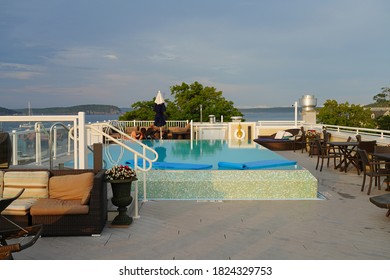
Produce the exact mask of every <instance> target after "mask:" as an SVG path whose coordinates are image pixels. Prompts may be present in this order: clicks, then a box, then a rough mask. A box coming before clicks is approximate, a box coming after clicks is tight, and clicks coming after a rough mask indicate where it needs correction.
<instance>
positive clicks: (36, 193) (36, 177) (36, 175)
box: [3, 171, 49, 198]
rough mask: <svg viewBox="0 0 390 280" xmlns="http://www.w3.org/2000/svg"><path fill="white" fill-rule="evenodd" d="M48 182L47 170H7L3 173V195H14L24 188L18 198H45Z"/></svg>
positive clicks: (7, 196)
mask: <svg viewBox="0 0 390 280" xmlns="http://www.w3.org/2000/svg"><path fill="white" fill-rule="evenodd" d="M48 183H49V172H48V171H7V172H5V173H4V190H3V197H4V198H10V197H14V196H15V195H17V194H18V192H19V191H20V190H21V189H23V188H24V189H25V190H24V192H23V194H22V195H21V196H20V198H47V196H48V191H47V187H48Z"/></svg>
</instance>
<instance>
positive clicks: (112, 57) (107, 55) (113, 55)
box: [104, 54, 118, 60]
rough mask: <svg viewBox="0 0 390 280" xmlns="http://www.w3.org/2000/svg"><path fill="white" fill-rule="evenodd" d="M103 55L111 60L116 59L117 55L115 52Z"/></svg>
mask: <svg viewBox="0 0 390 280" xmlns="http://www.w3.org/2000/svg"><path fill="white" fill-rule="evenodd" d="M104 57H105V58H108V59H112V60H117V59H118V57H117V56H116V55H115V54H106V55H105V56H104Z"/></svg>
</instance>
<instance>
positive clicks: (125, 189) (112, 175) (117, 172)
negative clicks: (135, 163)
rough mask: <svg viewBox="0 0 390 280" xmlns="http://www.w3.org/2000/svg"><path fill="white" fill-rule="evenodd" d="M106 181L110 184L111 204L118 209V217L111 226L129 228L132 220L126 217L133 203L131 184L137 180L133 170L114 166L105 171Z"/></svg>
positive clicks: (124, 166)
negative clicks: (128, 208)
mask: <svg viewBox="0 0 390 280" xmlns="http://www.w3.org/2000/svg"><path fill="white" fill-rule="evenodd" d="M105 178H106V181H107V182H109V183H110V184H111V188H112V194H113V197H112V198H111V202H112V204H114V205H115V206H116V207H118V212H119V213H118V215H117V216H116V217H115V218H114V220H113V221H112V222H111V225H112V226H121V227H122V226H129V225H130V224H131V223H132V222H133V218H132V217H130V216H129V215H127V207H128V206H129V205H130V203H131V202H132V201H133V197H132V196H131V183H132V182H133V181H136V180H137V174H136V173H135V170H134V169H132V168H130V167H128V166H127V165H115V166H113V167H112V168H110V169H108V170H106V173H105Z"/></svg>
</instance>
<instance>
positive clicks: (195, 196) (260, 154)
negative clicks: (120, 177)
mask: <svg viewBox="0 0 390 280" xmlns="http://www.w3.org/2000/svg"><path fill="white" fill-rule="evenodd" d="M144 143H145V144H147V145H148V146H150V147H152V148H153V149H154V150H155V151H157V152H158V154H159V159H158V162H160V163H161V162H163V163H167V162H169V163H191V164H208V165H212V168H211V169H204V170H174V169H170V170H161V169H152V170H150V171H148V172H140V171H139V172H138V176H137V177H138V181H136V183H137V184H138V185H140V186H145V189H146V190H147V194H146V199H149V200H179V199H180V200H213V201H215V200H261V199H317V186H318V183H317V179H316V178H315V177H314V176H313V175H312V174H311V173H310V172H309V171H308V170H306V169H304V168H302V167H300V166H298V165H296V164H289V165H286V166H277V167H272V168H261V169H258V168H254V169H249V170H247V169H243V170H237V169H226V168H220V167H218V163H220V162H228V163H247V162H249V163H250V162H258V161H259V160H265V161H266V160H278V161H279V160H282V161H283V160H286V159H284V158H283V157H282V156H280V155H279V154H276V153H275V152H273V151H270V150H268V149H266V148H264V147H262V146H260V145H258V144H256V143H254V142H252V141H249V142H245V143H244V142H239V141H234V140H198V141H195V140H193V141H192V142H191V140H160V141H156V140H153V141H144ZM127 144H128V145H130V146H131V147H133V148H135V145H134V144H132V142H130V141H129V142H127ZM104 149H105V151H104V157H105V161H106V162H107V164H108V166H107V167H110V166H111V165H115V164H126V162H127V161H129V160H132V159H133V155H132V154H131V153H129V152H127V151H126V150H124V149H123V148H120V147H119V146H118V145H112V144H111V145H107V146H105V148H104ZM89 162H92V159H91V160H90V161H89ZM138 198H139V199H143V198H144V188H142V187H139V197H138Z"/></svg>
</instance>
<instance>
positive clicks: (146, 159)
mask: <svg viewBox="0 0 390 280" xmlns="http://www.w3.org/2000/svg"><path fill="white" fill-rule="evenodd" d="M101 128H103V129H101ZM88 129H90V130H91V131H94V132H95V133H98V134H101V135H102V136H104V137H105V138H106V139H108V140H110V141H112V142H114V143H116V144H118V145H119V146H120V147H122V148H123V149H126V150H128V151H130V152H131V153H132V154H133V155H134V169H135V170H136V171H138V170H139V171H143V176H144V178H143V190H144V192H143V193H144V199H143V201H147V198H146V173H145V172H146V171H149V170H150V169H152V166H153V162H155V161H157V159H158V153H157V152H156V151H155V150H154V149H152V148H150V147H149V146H147V145H145V144H144V143H142V141H139V140H137V139H134V138H132V137H131V136H130V135H128V134H126V133H124V132H123V131H122V130H120V129H118V128H116V127H115V126H112V125H110V124H109V123H104V124H103V126H102V127H99V128H96V127H94V126H93V125H88ZM105 129H106V130H107V129H109V130H112V131H115V132H116V133H119V134H120V135H121V138H120V139H117V138H114V137H112V136H111V135H110V134H108V133H107V132H108V131H107V132H105V131H104V130H105ZM123 139H130V140H131V141H133V143H135V144H137V145H138V146H139V147H142V153H140V152H138V151H137V150H135V149H133V148H131V147H129V146H128V145H126V144H124V143H123V142H122V140H123ZM147 151H149V152H151V153H152V154H154V158H149V157H148V156H147V153H146V152H147ZM138 158H141V159H142V166H140V165H139V164H138ZM146 163H148V165H147V164H146ZM134 197H135V201H134V218H137V219H138V218H139V213H138V181H135V188H134Z"/></svg>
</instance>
